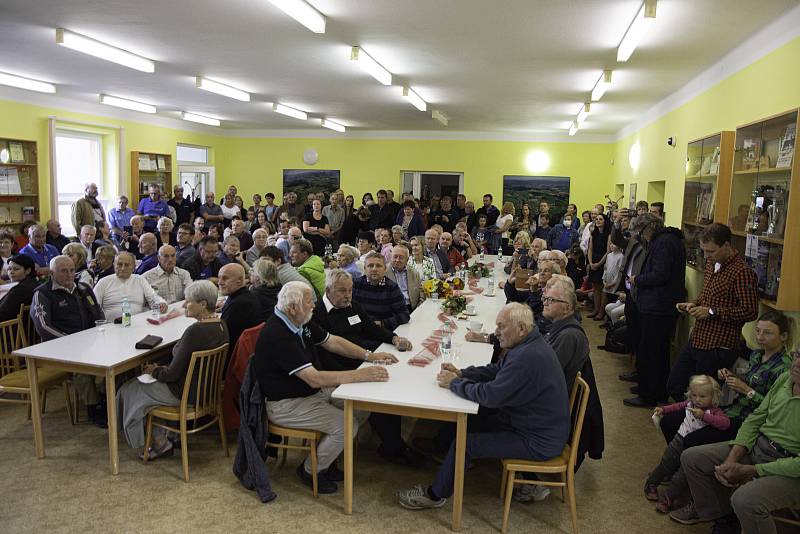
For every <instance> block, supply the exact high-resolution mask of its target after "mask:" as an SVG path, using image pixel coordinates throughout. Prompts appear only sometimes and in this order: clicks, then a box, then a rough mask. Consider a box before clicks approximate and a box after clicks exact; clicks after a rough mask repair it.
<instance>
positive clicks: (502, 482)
mask: <svg viewBox="0 0 800 534" xmlns="http://www.w3.org/2000/svg"><path fill="white" fill-rule="evenodd" d="M507 479H508V471H506V468H505V467H503V477H502V478H501V479H500V498H501V499H502V498H503V497H505V495H506V480H507Z"/></svg>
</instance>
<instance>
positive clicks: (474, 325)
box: [469, 321, 483, 332]
mask: <svg viewBox="0 0 800 534" xmlns="http://www.w3.org/2000/svg"><path fill="white" fill-rule="evenodd" d="M469 329H470V330H472V331H473V332H480V331H481V330H482V329H483V323H482V322H480V321H470V322H469Z"/></svg>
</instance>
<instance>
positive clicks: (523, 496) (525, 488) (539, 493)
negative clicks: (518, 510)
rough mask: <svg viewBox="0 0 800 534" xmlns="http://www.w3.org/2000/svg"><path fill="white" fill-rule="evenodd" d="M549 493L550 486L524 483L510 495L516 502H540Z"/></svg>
mask: <svg viewBox="0 0 800 534" xmlns="http://www.w3.org/2000/svg"><path fill="white" fill-rule="evenodd" d="M549 495H550V488H548V487H547V486H540V485H538V484H524V485H522V486H520V487H518V488H515V489H514V494H513V495H512V496H511V498H512V499H514V500H515V501H517V502H531V501H534V502H542V501H543V500H545V499H546V498H547V497H548V496H549Z"/></svg>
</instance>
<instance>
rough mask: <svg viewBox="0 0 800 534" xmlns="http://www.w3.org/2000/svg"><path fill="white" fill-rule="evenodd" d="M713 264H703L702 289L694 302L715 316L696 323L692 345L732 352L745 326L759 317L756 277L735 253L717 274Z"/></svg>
mask: <svg viewBox="0 0 800 534" xmlns="http://www.w3.org/2000/svg"><path fill="white" fill-rule="evenodd" d="M715 265H716V264H715V263H713V262H710V261H707V262H706V271H705V275H704V278H703V289H702V290H701V291H700V296H699V297H698V298H697V302H696V304H697V305H698V306H708V307H709V308H711V309H712V310H713V311H714V315H712V316H710V317H709V318H708V319H699V320H697V321H695V323H694V329H693V330H692V336H691V342H692V346H693V347H695V348H698V349H706V350H707V349H714V348H728V349H734V348H737V347H738V346H739V341H740V340H741V338H742V327H743V326H744V324H745V323H747V322H749V321H754V320H755V319H756V317H758V278H757V277H756V273H755V271H753V269H751V268H750V266H749V265H747V262H745V260H744V258H743V257H742V255H741V254H739V253H738V252H736V253H735V254H734V255H733V256H731V257H730V258H728V259H727V260H726V261H724V262H722V263H721V265H720V268H719V271H718V272H714V266H715Z"/></svg>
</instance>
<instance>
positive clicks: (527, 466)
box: [500, 373, 590, 534]
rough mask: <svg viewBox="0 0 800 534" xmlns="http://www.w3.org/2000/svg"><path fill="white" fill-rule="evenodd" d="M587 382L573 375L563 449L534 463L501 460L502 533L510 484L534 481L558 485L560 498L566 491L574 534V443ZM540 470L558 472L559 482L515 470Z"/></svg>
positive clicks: (578, 435) (577, 438)
mask: <svg viewBox="0 0 800 534" xmlns="http://www.w3.org/2000/svg"><path fill="white" fill-rule="evenodd" d="M589 389H590V388H589V384H587V383H586V381H585V380H584V379H583V378H581V374H580V373H578V376H577V377H575V384H574V385H573V387H572V391H571V392H570V400H569V406H570V417H571V419H572V438H571V439H570V441H569V443H567V445H565V446H564V450H563V451H562V452H561V454H560V455H559V456H556V457H555V458H552V459H550V460H546V461H543V462H537V461H532V460H516V459H510V458H507V459H504V460H503V481H502V483H501V486H500V497H501V498H502V497H505V503H504V505H503V530H502V531H503V532H506V529H507V528H508V515H509V513H510V511H511V494H512V493H513V491H514V483H520V484H537V485H540V486H558V487H560V488H561V500H562V501H563V500H564V493H565V490H566V494H567V498H568V500H569V509H570V517H571V520H572V532H573V533H574V534H578V511H577V507H576V503H575V461H576V459H577V456H578V444H579V443H580V439H581V429H582V428H583V419H584V416H585V415H586V405H587V404H588V402H589ZM518 472H522V473H540V474H560V475H561V481H560V482H558V481H549V480H538V479H536V480H528V479H525V478H517V477H516V473H518Z"/></svg>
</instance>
